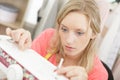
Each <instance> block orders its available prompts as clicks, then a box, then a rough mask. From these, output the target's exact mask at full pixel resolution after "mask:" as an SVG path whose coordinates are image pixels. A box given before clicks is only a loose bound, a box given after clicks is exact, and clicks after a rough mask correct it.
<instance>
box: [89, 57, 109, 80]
mask: <svg viewBox="0 0 120 80" xmlns="http://www.w3.org/2000/svg"><path fill="white" fill-rule="evenodd" d="M89 80H108V73H107V71H106V69H105V67H104V66H103V64H102V62H101V60H100V59H99V58H98V56H96V57H95V59H94V64H93V69H92V70H91V71H90V72H89Z"/></svg>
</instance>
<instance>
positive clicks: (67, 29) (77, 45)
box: [59, 12, 92, 57]
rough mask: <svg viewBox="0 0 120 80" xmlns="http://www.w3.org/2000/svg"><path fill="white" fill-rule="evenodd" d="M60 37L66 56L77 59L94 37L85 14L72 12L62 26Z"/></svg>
mask: <svg viewBox="0 0 120 80" xmlns="http://www.w3.org/2000/svg"><path fill="white" fill-rule="evenodd" d="M59 35H60V39H61V43H62V47H63V50H64V54H65V55H67V56H71V57H75V56H76V57H77V56H80V54H81V53H82V52H83V51H84V49H85V48H86V47H87V45H88V43H89V41H90V39H91V37H92V30H91V28H90V26H89V21H88V19H87V17H86V16H85V15H84V14H81V13H79V12H70V13H69V14H68V15H67V16H66V17H65V18H64V19H63V20H62V22H61V24H60V28H59Z"/></svg>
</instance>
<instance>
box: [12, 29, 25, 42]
mask: <svg viewBox="0 0 120 80" xmlns="http://www.w3.org/2000/svg"><path fill="white" fill-rule="evenodd" d="M24 33H25V30H23V29H18V30H13V31H12V32H11V37H12V38H13V40H14V41H16V42H19V40H20V38H21V36H22V35H24Z"/></svg>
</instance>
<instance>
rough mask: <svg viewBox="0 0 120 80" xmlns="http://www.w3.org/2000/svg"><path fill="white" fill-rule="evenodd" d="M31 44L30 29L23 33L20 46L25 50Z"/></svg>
mask: <svg viewBox="0 0 120 80" xmlns="http://www.w3.org/2000/svg"><path fill="white" fill-rule="evenodd" d="M30 45H31V36H30V33H29V32H28V31H26V32H25V33H24V34H23V35H21V37H20V39H19V48H20V49H22V50H24V49H26V48H28V47H30Z"/></svg>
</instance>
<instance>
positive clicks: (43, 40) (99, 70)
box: [31, 28, 108, 80]
mask: <svg viewBox="0 0 120 80" xmlns="http://www.w3.org/2000/svg"><path fill="white" fill-rule="evenodd" d="M54 32H55V30H54V29H52V28H49V29H46V30H45V31H43V32H42V33H41V34H40V35H39V36H38V37H37V38H36V39H35V40H34V41H33V43H32V47H31V48H32V49H34V50H35V51H37V52H38V53H39V54H40V55H42V56H43V57H44V56H45V55H46V54H47V47H48V46H49V45H48V44H49V41H50V39H51V37H52V36H53V34H54ZM49 61H50V62H51V63H52V64H54V65H56V56H55V55H52V56H51V57H50V59H49ZM88 80H108V74H107V71H106V69H105V68H104V66H103V65H102V63H101V61H100V60H99V59H98V57H96V58H95V61H94V67H93V69H92V70H91V71H90V72H89V73H88Z"/></svg>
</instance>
